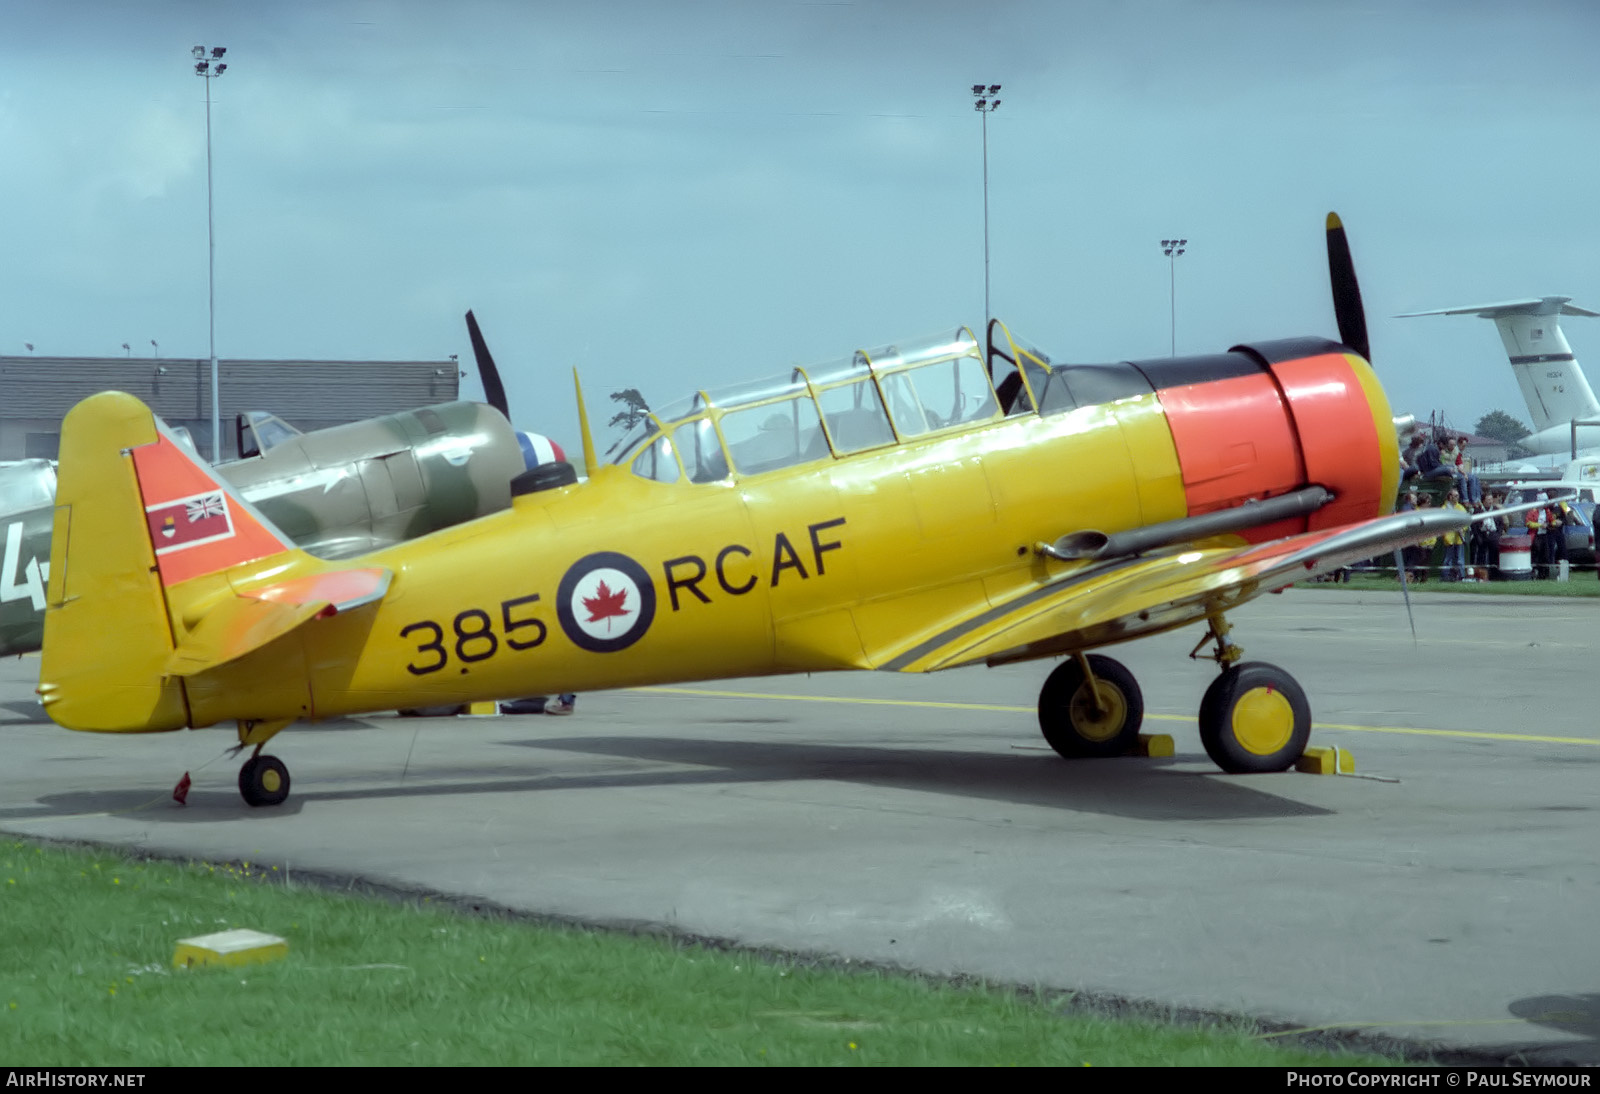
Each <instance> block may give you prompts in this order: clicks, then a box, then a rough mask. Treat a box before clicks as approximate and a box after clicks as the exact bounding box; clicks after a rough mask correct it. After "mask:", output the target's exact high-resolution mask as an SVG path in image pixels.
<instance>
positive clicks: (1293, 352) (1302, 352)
mask: <svg viewBox="0 0 1600 1094" xmlns="http://www.w3.org/2000/svg"><path fill="white" fill-rule="evenodd" d="M1230 352H1232V353H1248V354H1252V355H1253V356H1255V357H1257V358H1259V359H1260V360H1262V361H1263V362H1265V363H1266V364H1269V365H1275V364H1277V363H1278V362H1279V361H1296V360H1299V359H1300V358H1302V357H1320V356H1322V355H1323V354H1325V353H1346V352H1349V347H1348V346H1344V345H1341V344H1340V343H1338V342H1330V341H1329V340H1328V339H1326V338H1279V339H1277V340H1275V341H1272V342H1250V343H1248V344H1246V345H1242V346H1234V347H1233V348H1232V350H1230Z"/></svg>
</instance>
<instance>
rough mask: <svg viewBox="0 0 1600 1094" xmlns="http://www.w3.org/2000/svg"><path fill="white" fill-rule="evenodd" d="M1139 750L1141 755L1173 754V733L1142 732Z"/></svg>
mask: <svg viewBox="0 0 1600 1094" xmlns="http://www.w3.org/2000/svg"><path fill="white" fill-rule="evenodd" d="M1137 752H1138V754H1139V755H1141V756H1171V755H1172V754H1173V746H1172V735H1171V734H1168V733H1141V734H1139V747H1138V749H1137Z"/></svg>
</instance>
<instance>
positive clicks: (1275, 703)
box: [1232, 687, 1294, 756]
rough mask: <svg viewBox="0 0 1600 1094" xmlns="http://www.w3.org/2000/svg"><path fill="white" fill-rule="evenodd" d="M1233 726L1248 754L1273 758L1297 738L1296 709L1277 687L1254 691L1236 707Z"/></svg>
mask: <svg viewBox="0 0 1600 1094" xmlns="http://www.w3.org/2000/svg"><path fill="white" fill-rule="evenodd" d="M1232 725H1233V736H1234V739H1235V740H1236V741H1238V742H1239V744H1240V745H1242V746H1243V747H1244V749H1245V751H1246V752H1252V753H1254V754H1255V755H1257V756H1271V755H1272V754H1273V753H1274V752H1277V751H1279V750H1281V749H1282V748H1283V747H1284V746H1285V745H1287V744H1288V743H1289V739H1290V738H1291V737H1293V736H1294V707H1293V706H1291V705H1290V703H1289V699H1288V697H1287V696H1286V695H1284V694H1283V692H1281V691H1279V690H1278V689H1277V688H1273V687H1261V688H1251V689H1250V690H1249V691H1247V692H1245V693H1244V694H1243V695H1241V696H1239V700H1238V702H1236V703H1234V704H1233V718H1232Z"/></svg>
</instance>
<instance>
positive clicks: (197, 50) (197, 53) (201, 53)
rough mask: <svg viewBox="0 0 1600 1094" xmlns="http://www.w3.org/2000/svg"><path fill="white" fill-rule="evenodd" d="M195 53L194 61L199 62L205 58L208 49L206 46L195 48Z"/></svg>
mask: <svg viewBox="0 0 1600 1094" xmlns="http://www.w3.org/2000/svg"><path fill="white" fill-rule="evenodd" d="M193 53H194V59H195V60H197V61H198V60H199V59H200V58H202V57H204V56H205V55H206V47H205V46H195V47H194V50H193Z"/></svg>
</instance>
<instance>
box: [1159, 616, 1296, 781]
mask: <svg viewBox="0 0 1600 1094" xmlns="http://www.w3.org/2000/svg"><path fill="white" fill-rule="evenodd" d="M1210 623H1211V627H1210V630H1208V631H1207V632H1206V636H1205V637H1204V638H1202V639H1201V640H1200V641H1199V643H1198V644H1196V646H1195V648H1194V649H1193V650H1191V651H1190V653H1189V656H1190V657H1200V656H1205V657H1209V658H1211V659H1212V660H1214V661H1216V662H1217V665H1218V666H1219V667H1220V668H1221V669H1222V675H1221V676H1218V677H1217V678H1216V679H1215V680H1214V681H1212V683H1211V686H1210V687H1209V688H1207V689H1206V694H1205V697H1204V698H1203V699H1201V701H1200V743H1201V744H1203V745H1205V749H1206V755H1208V756H1210V757H1211V759H1212V761H1213V762H1214V763H1216V765H1217V766H1218V767H1220V768H1222V770H1224V771H1226V772H1228V773H1230V774H1235V775H1242V774H1254V773H1258V772H1267V771H1284V770H1287V769H1288V768H1289V767H1290V766H1291V765H1293V763H1294V762H1295V760H1297V759H1299V758H1300V755H1301V754H1302V753H1303V752H1305V750H1306V741H1307V740H1309V739H1310V737H1311V705H1310V704H1309V703H1307V702H1306V693H1305V691H1304V690H1303V689H1302V688H1301V687H1300V685H1299V683H1297V682H1296V681H1295V678H1294V677H1293V676H1290V675H1289V674H1288V673H1287V672H1285V671H1283V670H1282V669H1280V668H1278V667H1277V666H1276V665H1269V664H1267V663H1266V662H1265V661H1241V660H1240V659H1241V658H1242V657H1243V656H1244V651H1243V650H1241V649H1240V648H1239V647H1238V646H1236V645H1234V644H1233V643H1231V642H1229V641H1228V640H1227V635H1228V632H1229V631H1230V630H1232V629H1233V628H1232V627H1230V626H1229V625H1228V622H1227V620H1225V619H1223V618H1222V613H1221V612H1214V613H1212V615H1211V616H1210ZM1208 641H1215V642H1216V644H1217V645H1216V650H1215V652H1213V653H1210V654H1203V655H1202V654H1201V653H1200V647H1201V646H1204V645H1205V644H1206V643H1207V642H1208Z"/></svg>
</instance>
